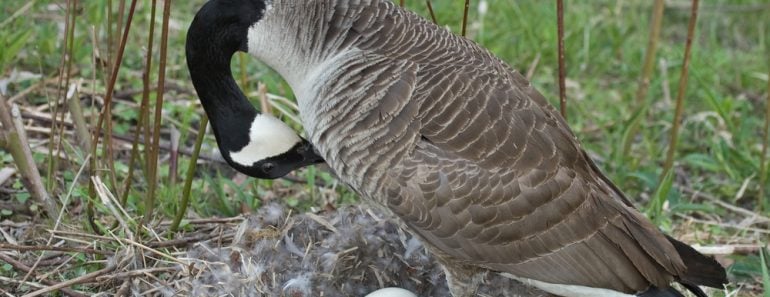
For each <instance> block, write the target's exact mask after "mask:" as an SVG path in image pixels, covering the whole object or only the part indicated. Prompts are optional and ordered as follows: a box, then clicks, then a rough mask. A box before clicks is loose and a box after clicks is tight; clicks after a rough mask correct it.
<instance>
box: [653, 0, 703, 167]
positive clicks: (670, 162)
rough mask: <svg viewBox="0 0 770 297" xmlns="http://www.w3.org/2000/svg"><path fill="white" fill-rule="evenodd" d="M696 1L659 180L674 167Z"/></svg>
mask: <svg viewBox="0 0 770 297" xmlns="http://www.w3.org/2000/svg"><path fill="white" fill-rule="evenodd" d="M698 3H699V1H698V0H692V10H691V13H690V24H689V25H688V27H687V43H686V45H685V49H684V62H683V63H682V73H681V75H680V77H679V90H678V92H677V94H676V110H675V111H674V121H673V127H671V139H670V141H669V144H668V145H669V146H668V153H667V154H666V163H665V164H664V165H663V173H662V174H661V175H660V176H661V180H662V179H663V178H664V177H665V176H666V174H668V172H669V171H671V168H672V167H673V166H674V157H675V156H676V145H677V141H678V140H679V128H680V126H681V122H682V113H683V110H684V95H685V91H686V90H687V78H688V71H689V67H690V54H691V52H692V40H693V38H694V36H695V26H696V24H697V23H698Z"/></svg>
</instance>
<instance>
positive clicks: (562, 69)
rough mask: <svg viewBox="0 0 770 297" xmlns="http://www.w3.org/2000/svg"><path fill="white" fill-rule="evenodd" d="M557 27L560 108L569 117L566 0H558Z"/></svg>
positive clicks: (562, 114) (565, 116) (562, 113)
mask: <svg viewBox="0 0 770 297" xmlns="http://www.w3.org/2000/svg"><path fill="white" fill-rule="evenodd" d="M556 27H557V31H558V32H557V34H558V39H559V108H560V110H561V116H562V117H564V119H565V120H566V119H567V74H566V66H565V62H564V0H556Z"/></svg>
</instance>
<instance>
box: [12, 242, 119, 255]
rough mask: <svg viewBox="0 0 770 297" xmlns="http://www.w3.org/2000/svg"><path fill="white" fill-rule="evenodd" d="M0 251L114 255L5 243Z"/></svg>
mask: <svg viewBox="0 0 770 297" xmlns="http://www.w3.org/2000/svg"><path fill="white" fill-rule="evenodd" d="M0 250H11V251H20V252H30V251H57V252H67V253H82V254H97V255H104V256H112V255H114V254H115V253H113V252H111V251H105V250H97V249H90V248H77V247H63V246H30V245H14V244H7V243H0Z"/></svg>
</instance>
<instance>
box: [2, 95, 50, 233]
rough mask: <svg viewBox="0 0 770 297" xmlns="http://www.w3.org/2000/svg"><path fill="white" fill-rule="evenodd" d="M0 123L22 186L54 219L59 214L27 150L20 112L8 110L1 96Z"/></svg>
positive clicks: (16, 108)
mask: <svg viewBox="0 0 770 297" xmlns="http://www.w3.org/2000/svg"><path fill="white" fill-rule="evenodd" d="M0 123H2V124H3V126H2V129H3V130H4V132H3V134H4V138H5V140H6V144H5V146H6V148H7V150H8V152H10V153H11V156H12V157H13V160H14V163H16V167H18V169H19V173H21V182H22V184H24V187H25V188H27V190H28V191H29V193H30V195H31V196H32V199H34V200H35V201H36V202H37V203H40V205H42V206H43V210H45V212H46V213H47V214H48V217H49V218H55V217H56V214H58V213H59V207H58V206H57V205H56V202H55V201H54V200H53V199H52V198H51V196H50V195H49V194H48V191H46V188H45V186H44V185H43V178H42V177H41V176H40V172H39V171H38V168H37V165H36V164H35V159H33V158H32V151H31V150H30V148H29V141H28V140H27V134H26V132H25V131H24V124H23V123H22V120H21V112H19V108H18V107H16V106H13V107H12V108H10V109H9V106H8V104H7V102H6V101H5V97H4V96H3V95H0Z"/></svg>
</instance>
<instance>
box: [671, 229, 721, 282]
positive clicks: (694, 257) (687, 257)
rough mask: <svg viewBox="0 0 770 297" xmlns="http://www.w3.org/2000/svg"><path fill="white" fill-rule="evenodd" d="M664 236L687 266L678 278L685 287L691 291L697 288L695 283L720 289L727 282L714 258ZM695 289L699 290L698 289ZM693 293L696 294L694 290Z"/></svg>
mask: <svg viewBox="0 0 770 297" xmlns="http://www.w3.org/2000/svg"><path fill="white" fill-rule="evenodd" d="M666 238H668V241H670V242H671V244H673V245H674V248H675V249H676V251H677V252H678V253H679V256H680V257H681V258H682V261H684V264H685V266H687V272H685V274H684V275H680V276H679V279H678V281H679V282H680V283H682V285H684V286H685V287H686V288H687V289H689V290H691V291H692V290H693V289H692V288H693V287H695V288H697V285H702V286H708V287H712V288H718V289H721V288H723V287H724V285H725V284H727V273H726V272H725V269H724V267H722V265H720V264H719V262H717V261H716V260H714V258H711V257H706V256H704V255H703V254H701V253H699V252H698V251H696V250H695V249H693V248H692V247H690V246H689V245H687V244H685V243H683V242H680V241H678V240H676V239H673V238H671V237H669V236H666ZM697 290H698V291H700V289H697ZM693 293H695V294H696V295H698V293H697V292H695V291H693ZM702 293H703V292H702V291H701V294H702ZM699 296H706V295H705V294H703V295H699Z"/></svg>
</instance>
